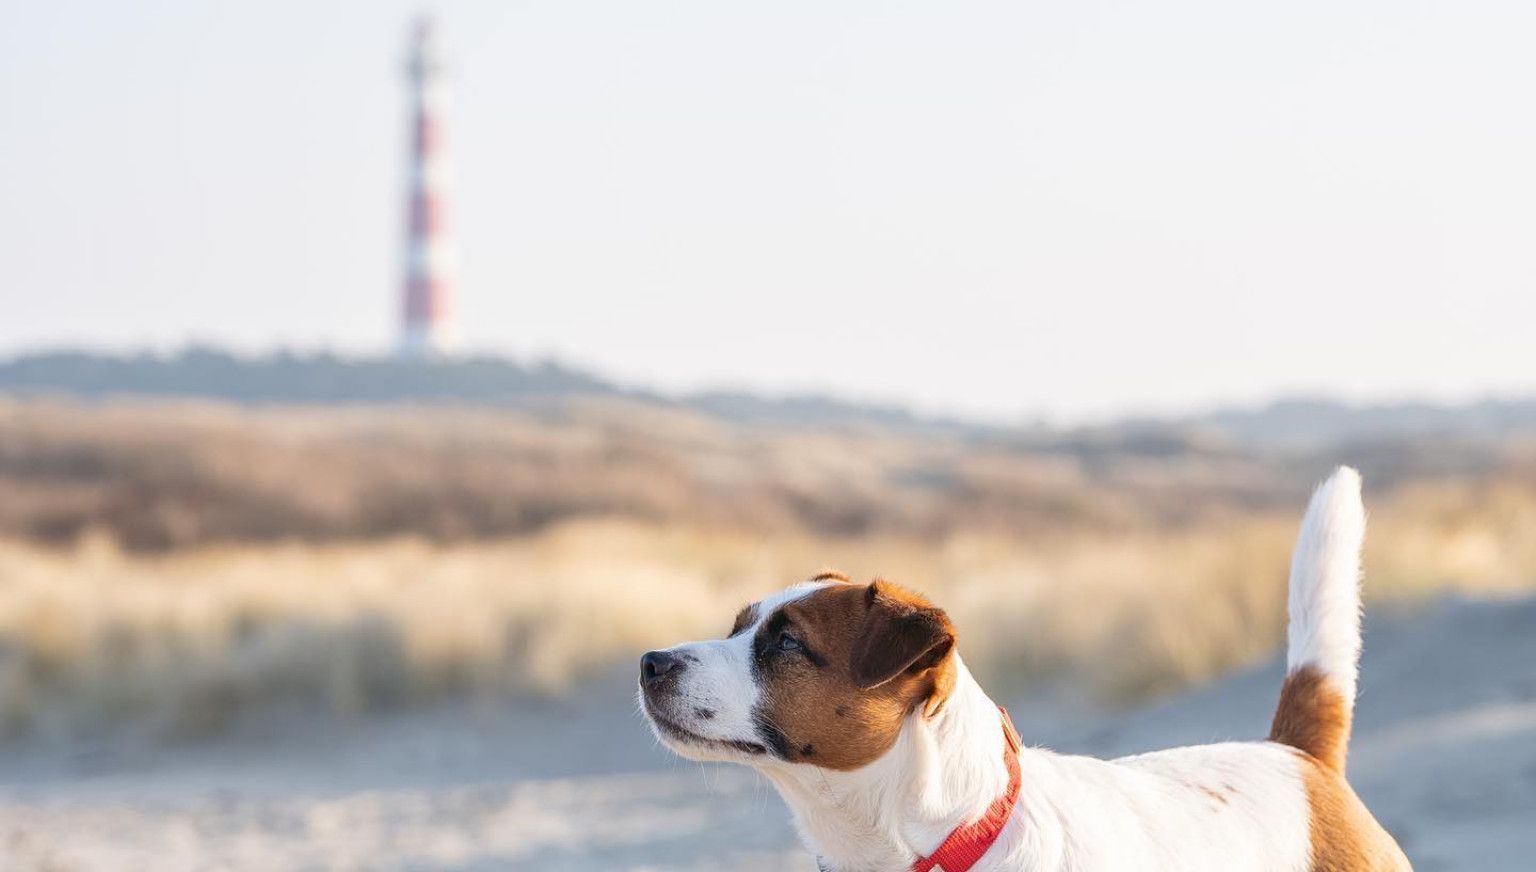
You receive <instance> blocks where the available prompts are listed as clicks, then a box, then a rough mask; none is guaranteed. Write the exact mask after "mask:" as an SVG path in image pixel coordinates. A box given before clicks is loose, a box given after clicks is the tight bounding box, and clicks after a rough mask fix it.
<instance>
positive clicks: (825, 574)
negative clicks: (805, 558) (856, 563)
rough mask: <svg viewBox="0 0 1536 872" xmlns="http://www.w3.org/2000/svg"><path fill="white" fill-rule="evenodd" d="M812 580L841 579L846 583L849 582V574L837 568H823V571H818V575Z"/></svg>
mask: <svg viewBox="0 0 1536 872" xmlns="http://www.w3.org/2000/svg"><path fill="white" fill-rule="evenodd" d="M811 581H841V582H843V583H844V584H847V583H848V576H846V575H844V574H842V573H841V572H838V571H837V570H835V569H823V570H822V571H820V572H818V573H816V575H815V576H814V577H812V578H811Z"/></svg>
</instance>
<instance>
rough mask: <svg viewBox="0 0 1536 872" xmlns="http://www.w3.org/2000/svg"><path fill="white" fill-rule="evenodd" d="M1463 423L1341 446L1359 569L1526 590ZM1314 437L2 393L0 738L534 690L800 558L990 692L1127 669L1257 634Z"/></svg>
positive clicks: (1263, 646) (602, 409)
mask: <svg viewBox="0 0 1536 872" xmlns="http://www.w3.org/2000/svg"><path fill="white" fill-rule="evenodd" d="M1137 445H1139V446H1140V450H1137V448H1136V446H1137ZM1153 448H1155V449H1156V450H1152V449H1153ZM1457 450H1459V451H1461V452H1462V453H1461V454H1460V455H1458V454H1456V452H1455V451H1449V450H1445V451H1442V450H1432V446H1431V447H1426V446H1425V445H1423V444H1413V445H1403V446H1399V447H1398V448H1396V449H1394V450H1390V451H1388V450H1377V451H1374V452H1372V453H1371V456H1368V457H1363V458H1360V462H1362V464H1363V465H1365V466H1366V468H1367V476H1368V481H1376V482H1386V483H1387V486H1386V487H1378V488H1376V489H1375V490H1374V491H1373V492H1372V493H1371V494H1369V495H1368V499H1369V501H1370V508H1371V525H1372V526H1371V534H1370V536H1369V540H1368V554H1367V561H1366V562H1367V577H1368V581H1367V594H1368V596H1369V597H1371V598H1373V599H1375V600H1377V601H1383V600H1393V599H1403V598H1409V599H1414V598H1420V597H1424V596H1428V595H1432V594H1434V593H1436V592H1438V591H1443V590H1447V589H1458V590H1476V591H1491V590H1519V589H1528V588H1530V587H1532V586H1536V536H1532V535H1531V531H1532V530H1536V474H1533V470H1536V464H1533V463H1532V462H1531V458H1532V454H1531V453H1530V451H1529V448H1528V447H1527V446H1522V445H1521V444H1519V443H1516V442H1508V441H1506V442H1501V443H1498V444H1495V445H1491V446H1485V447H1483V448H1481V449H1479V450H1478V451H1471V450H1470V449H1465V448H1462V449H1457ZM1339 453H1347V452H1346V451H1345V450H1343V449H1335V450H1334V451H1333V452H1331V453H1330V452H1320V453H1315V454H1308V455H1305V456H1295V455H1285V456H1274V455H1267V456H1266V455H1258V454H1245V453H1243V452H1241V451H1238V450H1236V449H1234V448H1232V447H1231V446H1226V447H1211V446H1208V445H1201V444H1200V443H1199V442H1198V441H1194V440H1183V441H1179V440H1174V441H1171V442H1162V443H1158V444H1157V445H1152V443H1150V442H1146V441H1143V442H1140V443H1133V444H1126V443H1124V442H1122V443H1113V442H1111V443H1107V444H1106V443H1096V444H1094V445H1084V444H1070V445H1068V444H1063V445H1046V446H1038V445H1035V446H1031V445H1020V444H1014V445H1009V444H1004V443H996V442H991V443H988V442H971V441H965V440H961V439H958V438H947V437H940V436H932V435H926V436H924V435H914V434H906V435H893V434H891V433H889V432H885V431H874V430H863V429H857V428H854V429H848V430H843V431H834V432H814V433H813V432H807V431H799V430H794V429H779V430H774V429H763V428H742V427H734V426H731V425H728V424H725V423H722V422H720V421H718V420H714V419H710V418H706V417H702V416H699V415H696V414H693V413H685V412H679V411H677V410H675V409H657V408H656V407H652V406H640V405H635V404H621V403H613V402H604V403H592V404H585V405H583V404H576V405H568V406H565V407H563V408H562V409H561V410H559V411H546V412H544V413H540V414H534V413H529V412H521V413H514V412H508V411H500V412H492V411H486V410H473V409H443V408H434V409H431V410H421V409H403V408H398V407H397V408H387V407H380V408H371V409H369V408H358V409H351V410H327V409H257V410H241V409H235V408H232V407H225V406H210V405H188V404H177V405H162V404H142V403H108V404H100V405H76V404H68V403H62V402H48V401H27V402H19V401H9V402H4V403H3V404H0V531H3V535H0V731H3V732H4V733H6V734H9V735H20V734H28V733H32V734H38V733H41V734H57V733H75V732H78V731H80V730H89V729H95V728H101V727H102V726H103V725H108V724H115V723H119V722H124V721H128V722H134V723H142V724H146V725H149V726H151V727H154V728H156V729H159V730H163V731H167V732H170V733H173V734H205V733H209V732H216V731H218V730H221V729H224V728H226V727H228V726H230V725H231V724H232V723H234V722H236V721H237V720H240V719H243V718H248V717H252V716H261V715H263V714H265V713H270V712H274V711H280V710H282V709H284V708H293V707H298V708H307V709H321V710H325V711H330V712H333V713H336V714H337V715H339V716H348V715H354V714H359V713H365V712H370V711H374V710H378V709H383V708H389V707H395V706H401V705H410V704H415V703H418V702H422V701H426V700H431V699H438V698H492V697H500V696H516V695H521V694H528V693H558V692H560V691H561V690H563V689H564V688H566V687H568V686H570V684H571V683H572V682H574V681H577V680H579V679H580V678H582V677H583V676H586V675H589V674H592V673H593V672H594V671H599V670H602V669H604V668H606V667H607V666H609V665H611V664H617V663H620V662H624V661H628V660H629V659H630V658H632V657H634V656H635V655H636V654H637V653H638V652H640V651H643V650H645V649H646V648H648V647H653V646H656V645H661V644H670V643H673V642H676V641H677V640H679V639H684V638H698V637H701V636H710V635H717V634H720V633H723V632H724V630H725V626H724V624H725V623H726V622H728V621H729V617H730V615H732V614H734V612H735V610H736V608H737V607H739V605H740V604H741V603H742V602H744V601H746V600H748V599H751V598H754V597H756V596H758V595H761V594H762V593H765V592H767V591H769V590H772V589H774V588H776V587H778V586H781V585H782V584H784V583H786V582H789V581H793V580H796V579H799V578H803V577H806V576H807V575H809V574H812V573H813V572H814V571H816V570H818V569H820V568H823V567H826V566H833V567H836V568H839V569H843V570H845V571H847V572H849V573H850V574H852V575H853V576H854V577H855V578H859V579H864V578H869V577H873V576H876V575H882V576H884V577H888V578H891V579H892V580H896V581H900V582H903V583H906V584H910V585H912V586H915V587H918V588H920V589H923V590H925V591H927V592H929V593H930V594H931V595H932V596H934V597H935V598H936V599H937V600H938V601H939V602H940V603H941V604H943V605H944V606H945V607H946V608H948V609H949V610H950V611H951V612H952V613H953V614H954V616H955V618H956V620H957V623H958V625H959V627H960V628H961V632H962V651H963V652H964V653H965V656H966V658H967V660H968V661H969V662H971V663H972V664H973V665H974V666H975V667H976V668H977V669H978V671H980V672H981V673H982V675H983V678H984V679H985V680H986V681H987V682H988V684H989V686H995V687H998V688H1000V689H1008V688H1012V689H1018V688H1020V687H1021V686H1038V685H1039V684H1041V683H1044V682H1049V681H1054V680H1057V679H1070V680H1071V681H1072V682H1074V685H1073V686H1082V687H1085V688H1091V689H1092V690H1093V691H1094V692H1095V693H1096V694H1098V695H1099V696H1100V697H1102V698H1107V699H1112V700H1130V699H1139V698H1145V697H1147V696H1150V695H1154V694H1156V693H1160V692H1164V691H1167V690H1171V689H1175V688H1178V687H1182V686H1185V685H1187V684H1190V683H1192V682H1196V681H1200V680H1203V679H1205V678H1207V677H1209V676H1212V675H1214V674H1217V673H1219V672H1221V671H1223V670H1226V669H1229V668H1231V667H1233V666H1234V665H1237V664H1241V663H1245V662H1250V661H1252V660H1254V659H1256V658H1259V657H1262V656H1265V655H1267V654H1268V653H1269V652H1271V651H1273V650H1274V649H1275V646H1276V645H1277V644H1278V642H1279V640H1280V639H1281V637H1282V635H1283V632H1284V600H1285V573H1286V567H1287V563H1288V550H1289V548H1290V544H1291V537H1292V536H1293V534H1294V529H1295V524H1296V520H1297V518H1298V516H1299V513H1300V509H1301V506H1302V501H1303V499H1304V496H1305V492H1306V490H1307V487H1308V486H1309V484H1310V483H1311V481H1312V480H1314V479H1315V477H1316V476H1317V474H1318V473H1319V472H1320V471H1322V470H1323V469H1325V468H1326V467H1327V466H1328V465H1329V464H1330V463H1332V462H1334V461H1335V459H1336V457H1335V456H1334V455H1335V454H1339ZM1458 456H1459V457H1462V458H1464V460H1463V461H1460V462H1459V465H1457V466H1455V467H1454V468H1446V467H1445V458H1447V457H1458ZM1425 457H1429V458H1433V459H1434V461H1435V463H1436V464H1439V466H1426V465H1425V464H1424V463H1423V462H1421V460H1420V458H1425ZM1373 464H1375V466H1376V467H1377V469H1376V474H1375V476H1374V477H1372V473H1371V470H1372V465H1373Z"/></svg>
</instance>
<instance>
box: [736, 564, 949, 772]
mask: <svg viewBox="0 0 1536 872" xmlns="http://www.w3.org/2000/svg"><path fill="white" fill-rule="evenodd" d="M780 611H781V614H782V620H781V621H776V616H770V617H769V619H768V620H767V621H765V622H764V624H763V627H762V629H761V630H760V631H759V633H760V634H762V635H763V638H760V639H757V640H754V646H755V650H763V648H762V646H766V645H770V644H772V643H773V642H774V641H775V640H776V639H777V638H778V634H779V633H780V632H788V633H791V634H792V635H793V636H794V638H795V639H797V640H799V641H800V643H801V644H802V645H803V646H804V647H805V649H806V650H805V652H785V653H779V654H772V653H770V654H769V655H768V656H767V657H766V658H764V659H763V660H762V661H760V665H759V666H758V670H759V675H760V680H761V681H762V684H763V692H764V704H763V706H762V708H761V710H760V714H761V715H762V716H763V718H764V720H765V721H766V722H767V723H768V725H769V726H770V727H772V728H774V729H776V730H778V732H779V733H780V734H781V736H780V738H781V739H782V741H779V742H776V743H775V744H776V747H777V748H778V750H779V751H780V753H785V752H786V751H787V752H788V755H789V756H790V757H791V759H796V760H802V761H804V762H812V763H815V764H816V765H818V766H823V767H826V768H828V769H841V770H847V769H857V768H858V767H860V766H863V765H865V764H866V763H869V762H870V761H872V760H874V759H875V758H877V757H879V756H880V755H881V754H883V753H885V751H886V750H887V749H889V748H890V747H891V745H892V744H893V743H894V742H895V741H896V736H897V735H898V734H899V733H900V732H901V724H902V721H903V720H905V719H906V717H907V715H908V714H910V713H911V712H912V710H913V709H915V708H916V707H917V706H919V705H925V709H924V710H925V712H932V711H937V708H938V706H941V705H942V704H943V701H944V699H945V698H947V697H948V695H949V692H950V690H951V689H952V688H953V686H954V680H955V667H954V655H953V651H954V644H955V632H954V627H953V626H952V625H951V624H950V622H949V619H948V617H946V616H945V615H944V612H943V611H941V610H940V609H938V608H935V607H934V606H933V605H932V604H931V603H929V602H928V601H927V600H926V599H923V598H922V597H921V596H919V595H917V594H915V593H912V592H910V591H906V590H903V589H901V588H899V587H896V586H895V585H891V584H887V583H885V582H875V583H873V584H870V585H855V584H839V585H834V586H832V587H827V588H823V589H822V590H818V591H816V592H814V593H811V594H809V595H807V596H805V597H802V598H801V599H798V600H795V601H793V602H790V603H787V604H786V605H785V606H784V607H783V608H782V609H781V610H780ZM770 636H771V637H772V638H769V637H770ZM807 749H811V750H812V751H813V753H803V752H804V751H805V750H807Z"/></svg>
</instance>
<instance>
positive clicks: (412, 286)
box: [400, 17, 457, 358]
mask: <svg viewBox="0 0 1536 872" xmlns="http://www.w3.org/2000/svg"><path fill="white" fill-rule="evenodd" d="M405 71H406V79H407V82H408V84H409V99H410V118H411V132H410V149H411V151H410V158H409V169H408V182H407V194H406V197H407V205H406V214H407V222H406V238H405V258H404V260H405V262H404V276H403V280H402V288H401V296H402V301H401V302H402V307H401V308H402V311H401V329H400V355H401V356H402V357H411V358H423V357H433V356H437V355H440V354H443V353H445V352H446V351H448V350H449V346H450V339H451V337H450V335H449V334H450V318H451V316H452V305H453V285H454V274H455V267H456V266H457V264H456V258H457V252H456V251H455V248H454V244H453V236H452V233H451V232H450V230H449V227H448V195H449V189H450V185H451V182H452V178H451V167H450V165H449V161H448V153H447V149H446V146H445V143H444V140H443V114H444V110H445V109H446V106H445V102H446V99H445V98H446V94H445V88H444V86H445V82H444V76H443V63H442V57H441V55H440V53H439V49H438V45H437V40H436V37H435V34H434V28H433V25H432V21H431V19H430V18H425V17H423V18H421V19H419V20H418V21H417V22H416V24H415V27H414V28H413V30H412V32H411V44H410V54H409V58H408V60H407V62H406V66H405Z"/></svg>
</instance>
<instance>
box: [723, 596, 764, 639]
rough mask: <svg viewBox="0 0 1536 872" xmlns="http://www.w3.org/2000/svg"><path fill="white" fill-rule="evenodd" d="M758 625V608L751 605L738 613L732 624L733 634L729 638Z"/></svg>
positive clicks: (729, 634)
mask: <svg viewBox="0 0 1536 872" xmlns="http://www.w3.org/2000/svg"><path fill="white" fill-rule="evenodd" d="M755 623H757V606H756V605H755V604H754V605H750V606H746V607H744V608H742V610H741V611H739V612H737V613H736V620H734V621H732V622H731V632H730V633H728V634H727V636H734V635H736V634H737V633H740V632H741V631H742V630H745V629H746V628H748V627H750V626H752V625H753V624H755Z"/></svg>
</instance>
